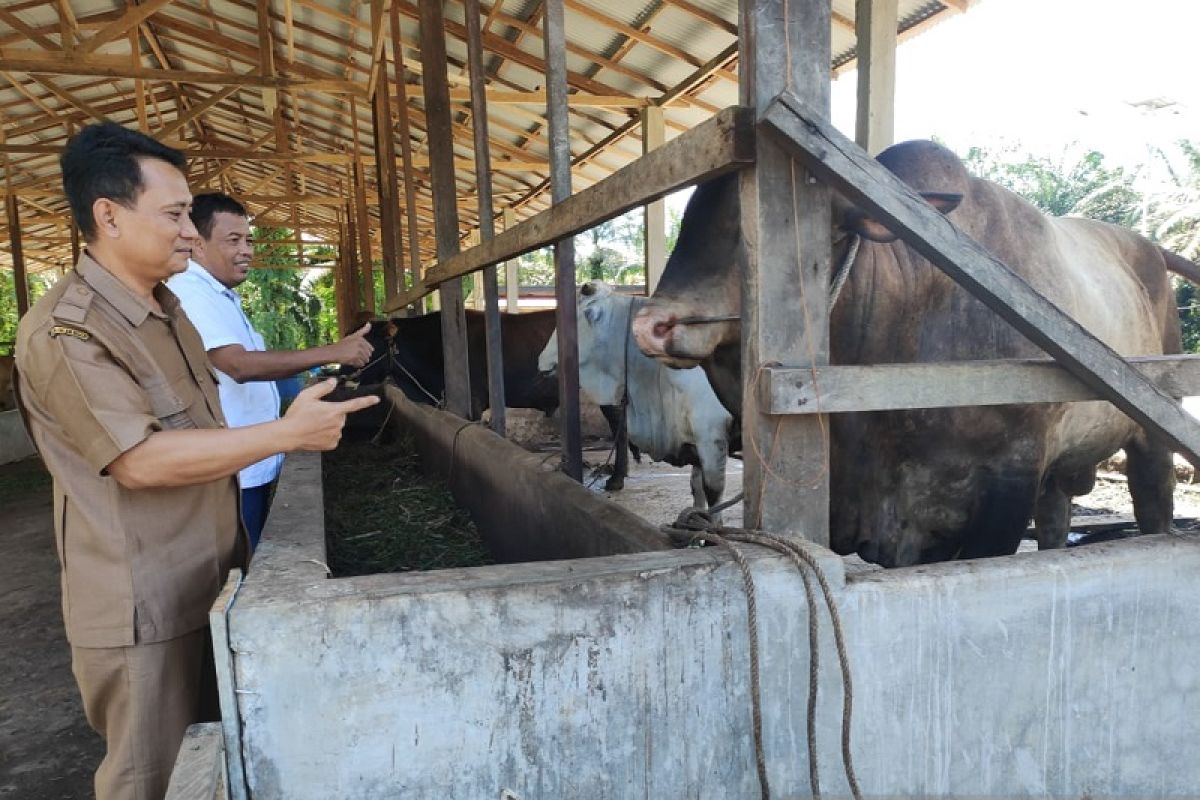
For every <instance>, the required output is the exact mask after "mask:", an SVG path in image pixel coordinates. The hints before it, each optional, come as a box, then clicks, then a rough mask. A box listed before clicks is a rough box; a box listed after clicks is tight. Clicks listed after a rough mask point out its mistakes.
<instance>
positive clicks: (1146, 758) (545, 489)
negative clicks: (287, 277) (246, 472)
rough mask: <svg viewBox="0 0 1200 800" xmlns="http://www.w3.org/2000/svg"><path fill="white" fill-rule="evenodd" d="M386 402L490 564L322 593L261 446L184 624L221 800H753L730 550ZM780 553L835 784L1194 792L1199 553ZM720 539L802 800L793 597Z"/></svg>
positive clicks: (308, 502)
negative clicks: (754, 614)
mask: <svg viewBox="0 0 1200 800" xmlns="http://www.w3.org/2000/svg"><path fill="white" fill-rule="evenodd" d="M389 399H390V400H391V401H392V402H393V403H394V404H395V412H394V413H393V416H392V420H391V422H392V424H394V425H397V426H400V427H402V428H404V429H406V430H407V431H409V433H410V434H411V435H412V436H413V437H414V438H415V439H416V441H417V443H418V447H419V448H420V449H421V452H422V454H423V457H424V460H425V464H426V468H427V469H428V470H429V471H431V472H433V473H436V474H441V475H445V476H448V478H449V482H450V486H451V489H452V490H453V492H454V494H455V496H456V498H457V499H458V501H459V502H460V503H462V504H464V505H466V506H467V507H468V508H470V509H471V510H472V512H473V514H474V515H475V517H476V519H477V521H478V524H479V526H480V529H481V532H482V533H483V534H484V536H485V538H487V539H488V540H489V543H490V544H491V545H492V546H493V547H494V548H495V550H496V553H497V557H498V558H501V559H502V560H504V561H508V562H513V563H505V564H500V565H495V566H487V567H478V568H471V569H448V570H443V571H439V572H427V573H405V574H387V575H373V576H364V577H355V578H339V579H327V578H326V574H325V568H324V565H323V560H324V559H323V538H324V534H323V526H322V512H321V487H320V474H319V472H320V459H319V457H317V456H300V457H292V458H289V460H288V464H287V466H286V467H285V473H284V476H283V479H282V484H281V487H280V490H279V494H278V496H277V498H276V501H275V507H274V509H273V511H272V515H271V519H270V520H269V522H268V526H267V532H266V536H265V540H264V544H263V545H262V546H261V548H260V551H259V554H258V555H257V556H256V560H255V563H254V568H253V570H252V571H251V573H250V574H249V575H248V576H246V578H245V580H244V581H241V582H240V584H239V583H238V582H237V581H231V583H230V585H229V586H227V587H226V591H225V593H224V595H223V596H222V598H220V600H219V601H218V603H217V606H216V610H215V611H214V615H213V619H214V637H215V638H216V640H217V643H218V648H217V649H218V673H219V676H220V679H221V688H222V700H223V703H224V710H225V717H226V719H225V723H224V726H225V728H224V730H225V746H226V751H227V757H228V765H229V776H228V777H229V784H230V795H231V796H232V797H244V796H249V797H252V798H254V800H268V798H288V800H305V799H306V798H314V799H315V798H321V800H325V799H326V798H330V797H337V798H343V799H344V800H357V799H358V798H364V799H365V798H379V797H453V798H489V797H490V798H500V797H509V798H521V799H522V800H533V799H534V798H567V797H586V798H627V797H639V798H640V797H696V798H727V797H757V796H759V792H760V788H759V780H758V777H757V773H756V769H755V747H754V739H753V736H752V720H751V698H750V680H749V675H750V671H749V666H748V659H747V653H748V650H749V642H748V633H747V604H746V590H745V586H744V584H743V580H742V577H741V574H740V571H739V569H738V567H737V565H736V564H735V563H734V561H733V560H732V558H731V556H730V555H729V554H728V553H727V552H726V551H724V550H723V549H720V548H705V549H685V550H672V549H668V545H667V543H666V542H665V540H664V539H663V538H662V536H661V534H659V532H658V531H657V530H656V529H654V528H652V527H651V526H649V525H647V524H646V523H644V522H643V521H642V520H641V519H640V518H638V517H635V516H633V515H631V514H629V513H628V512H625V511H623V510H622V509H619V508H617V507H615V506H614V505H613V504H612V503H610V502H607V501H605V500H604V499H603V498H598V497H596V496H594V495H592V494H590V493H588V492H587V491H586V490H584V489H582V488H581V487H579V486H578V485H576V484H573V483H572V482H570V481H569V480H567V479H566V478H564V477H563V476H561V475H559V474H558V473H557V472H555V471H546V467H545V466H544V465H543V464H542V461H543V457H541V456H534V455H531V454H528V453H525V452H524V451H522V450H520V449H519V448H516V447H515V446H513V445H511V444H510V443H508V442H505V441H504V440H502V439H500V438H499V437H496V436H495V435H493V434H492V433H491V432H489V431H487V430H486V429H483V428H482V427H481V426H477V425H472V426H470V427H463V423H462V420H459V419H457V418H455V417H452V416H450V415H448V414H445V413H443V412H441V411H437V410H434V409H430V408H427V407H420V406H415V405H413V404H411V403H409V402H408V401H406V400H404V399H403V398H401V397H399V396H398V395H397V394H396V393H392V394H391V395H390V396H389ZM451 465H453V467H451ZM809 550H810V552H811V553H812V554H813V555H814V556H815V558H816V560H817V562H818V563H819V564H820V566H821V568H822V570H823V571H824V573H825V575H826V576H827V578H828V580H829V583H830V586H831V588H832V592H833V595H834V598H835V602H836V606H837V608H838V611H839V612H840V616H841V620H842V624H843V626H844V629H845V636H846V647H847V654H848V658H849V664H850V669H851V673H852V677H853V701H854V717H853V725H852V729H851V733H852V739H851V741H852V745H851V747H852V753H853V756H854V767H855V769H856V771H857V777H858V781H859V783H860V784H861V787H862V791H863V793H864V794H866V795H889V796H916V795H931V796H961V795H973V796H985V795H986V796H1017V795H1021V796H1025V795H1047V796H1055V797H1080V796H1150V795H1154V796H1190V795H1194V793H1195V787H1196V786H1197V785H1200V758H1197V745H1196V744H1195V742H1196V741H1200V678H1198V675H1200V672H1198V670H1197V667H1196V664H1197V661H1198V659H1200V634H1198V633H1197V626H1196V625H1195V619H1196V612H1195V591H1194V589H1193V588H1192V587H1193V585H1194V582H1195V575H1196V574H1197V573H1198V571H1200V542H1197V541H1195V540H1193V539H1190V538H1182V537H1167V536H1155V537H1142V538H1138V539H1133V540H1127V541H1121V542H1113V543H1108V544H1101V545H1095V546H1092V547H1088V548H1079V549H1073V550H1063V551H1057V552H1050V553H1040V554H1029V555H1017V556H1012V557H1009V558H1003V559H992V560H988V561H975V562H954V563H946V564H939V565H935V566H926V567H919V568H909V569H897V570H891V571H882V570H875V569H872V570H861V569H856V568H847V566H846V563H847V562H846V561H844V560H843V559H841V558H839V557H837V556H836V555H834V554H833V553H831V552H829V551H826V550H823V549H821V548H818V547H815V546H811V547H809ZM746 554H747V557H748V560H749V565H750V568H751V570H752V572H753V575H754V580H755V585H756V589H757V599H758V624H759V644H760V648H761V677H762V698H763V734H764V735H763V741H764V751H765V757H766V763H767V769H768V775H769V777H770V782H771V788H772V793H773V795H774V796H777V797H790V796H800V795H806V794H807V793H808V791H809V785H810V784H809V761H808V750H807V738H806V715H807V702H806V698H807V691H808V670H809V645H808V636H809V630H808V627H809V617H810V610H809V609H808V607H807V605H806V600H805V594H804V589H803V584H802V581H801V578H800V576H799V575H798V574H797V572H796V571H795V568H794V567H792V566H791V564H790V562H789V561H788V560H787V559H785V558H783V557H782V556H777V555H774V554H771V553H768V552H765V551H760V550H757V549H754V550H750V549H747V550H746ZM537 559H554V560H542V561H538V560H537ZM816 616H817V622H818V624H819V627H820V634H819V636H820V648H819V651H818V652H819V655H820V666H819V678H820V683H819V685H820V694H819V697H818V701H817V706H816V720H817V721H816V731H817V737H816V738H817V747H816V751H817V754H818V758H817V763H818V766H819V768H820V781H821V788H822V790H823V791H824V792H825V793H826V794H827V795H830V796H844V795H847V794H848V793H849V788H848V782H847V779H846V777H845V771H844V769H843V765H842V761H841V756H840V752H841V750H840V726H841V719H842V714H841V712H842V703H843V683H842V679H841V672H840V670H839V666H838V660H837V658H836V655H835V650H834V646H833V640H832V635H831V633H830V624H829V616H828V613H827V612H826V610H825V609H824V608H819V609H817V611H816ZM193 760H195V758H194V756H193ZM206 774H207V773H206ZM179 797H180V798H182V797H183V795H179Z"/></svg>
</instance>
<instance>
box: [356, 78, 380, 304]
mask: <svg viewBox="0 0 1200 800" xmlns="http://www.w3.org/2000/svg"><path fill="white" fill-rule="evenodd" d="M350 121H351V124H350V130H351V135H352V136H353V137H354V163H353V164H352V165H351V166H352V168H353V170H354V207H355V213H356V215H357V219H358V221H357V223H356V224H355V228H357V230H358V248H359V251H360V252H359V258H360V259H361V261H362V263H361V264H360V265H359V267H360V268H361V269H362V303H363V304H362V308H364V309H366V310H367V311H372V312H373V311H374V310H375V265H374V264H373V263H372V258H371V218H370V217H369V216H368V214H367V176H366V175H364V174H363V163H362V153H361V152H360V151H359V145H358V102H357V101H356V100H355V99H354V95H350Z"/></svg>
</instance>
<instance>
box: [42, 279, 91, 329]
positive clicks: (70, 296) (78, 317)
mask: <svg viewBox="0 0 1200 800" xmlns="http://www.w3.org/2000/svg"><path fill="white" fill-rule="evenodd" d="M95 297H96V293H95V292H94V291H93V290H92V288H91V287H90V286H88V285H87V284H85V283H84V282H83V281H79V280H77V281H75V285H74V286H69V287H67V290H66V291H65V292H63V295H62V297H60V298H59V299H58V302H57V303H55V304H54V311H52V312H51V315H52V316H53V317H54V318H55V319H57V320H62V321H63V322H75V323H82V322H83V321H84V320H86V319H87V315H88V309H89V308H91V305H92V300H93V299H95Z"/></svg>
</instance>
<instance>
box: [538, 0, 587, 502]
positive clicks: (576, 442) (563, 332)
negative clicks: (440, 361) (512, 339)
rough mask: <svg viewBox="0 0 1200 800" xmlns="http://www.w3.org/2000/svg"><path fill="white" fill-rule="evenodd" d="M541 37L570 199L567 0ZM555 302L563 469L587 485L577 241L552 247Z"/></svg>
mask: <svg viewBox="0 0 1200 800" xmlns="http://www.w3.org/2000/svg"><path fill="white" fill-rule="evenodd" d="M544 9H545V12H544V15H543V17H542V28H543V30H544V34H543V36H542V40H543V43H544V44H545V58H546V122H547V125H548V127H549V138H550V199H551V202H553V203H561V202H562V201H564V200H566V199H567V198H568V197H570V196H571V140H570V129H569V127H568V121H567V42H566V38H567V37H566V29H565V27H564V22H563V0H546V3H545V5H544ZM554 299H555V303H556V305H557V308H556V311H555V319H556V320H557V323H558V325H557V328H556V331H557V335H558V410H559V413H560V414H561V415H562V467H563V471H564V472H566V473H567V474H568V475H570V476H571V477H572V478H574V479H575V480H577V481H580V482H582V481H583V435H582V431H581V427H580V422H579V331H578V330H577V328H576V308H575V242H574V240H572V239H563V240H562V241H560V242H558V243H557V244H555V245H554Z"/></svg>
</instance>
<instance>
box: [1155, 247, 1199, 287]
mask: <svg viewBox="0 0 1200 800" xmlns="http://www.w3.org/2000/svg"><path fill="white" fill-rule="evenodd" d="M1159 250H1160V251H1161V252H1162V254H1163V260H1164V261H1165V262H1166V264H1167V269H1168V270H1170V271H1171V272H1174V273H1175V274H1176V275H1178V276H1179V277H1181V278H1184V279H1185V280H1188V281H1190V282H1192V283H1194V284H1196V285H1198V286H1200V266H1198V265H1196V264H1193V263H1192V262H1191V261H1188V260H1187V259H1186V258H1184V257H1183V256H1180V255H1176V254H1175V253H1172V252H1171V251H1170V250H1164V249H1163V248H1161V247H1160V248H1159Z"/></svg>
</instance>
